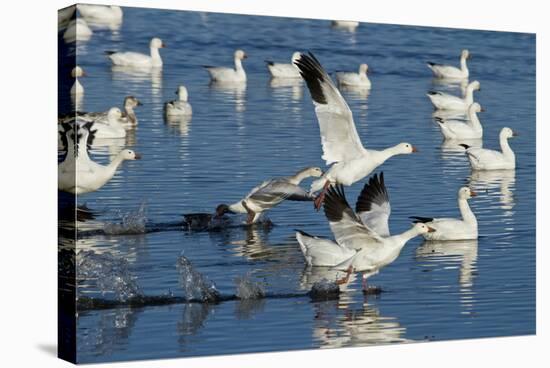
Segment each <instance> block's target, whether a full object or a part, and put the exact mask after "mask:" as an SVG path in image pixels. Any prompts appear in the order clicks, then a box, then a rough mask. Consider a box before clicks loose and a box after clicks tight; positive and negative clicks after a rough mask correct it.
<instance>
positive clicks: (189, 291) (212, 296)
mask: <svg viewBox="0 0 550 368" xmlns="http://www.w3.org/2000/svg"><path fill="white" fill-rule="evenodd" d="M176 267H177V269H178V271H179V273H180V284H181V287H182V288H183V292H184V294H185V298H186V299H187V300H188V301H200V302H203V303H210V302H217V301H218V300H219V299H220V292H219V291H218V290H217V289H216V285H215V284H214V283H213V282H212V281H210V280H209V279H208V278H207V277H206V276H204V275H203V274H201V273H200V272H198V271H197V270H195V268H194V267H193V265H192V264H191V262H190V261H189V260H188V259H187V258H185V256H184V255H180V256H179V257H178V260H177V263H176Z"/></svg>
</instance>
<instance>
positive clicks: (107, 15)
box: [77, 4, 122, 23]
mask: <svg viewBox="0 0 550 368" xmlns="http://www.w3.org/2000/svg"><path fill="white" fill-rule="evenodd" d="M77 7H78V11H79V13H80V15H81V16H82V17H83V18H84V19H86V21H88V22H90V23H120V22H122V9H121V8H120V6H115V5H89V4H88V5H85V4H78V5H77Z"/></svg>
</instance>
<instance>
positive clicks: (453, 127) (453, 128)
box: [435, 102, 485, 139]
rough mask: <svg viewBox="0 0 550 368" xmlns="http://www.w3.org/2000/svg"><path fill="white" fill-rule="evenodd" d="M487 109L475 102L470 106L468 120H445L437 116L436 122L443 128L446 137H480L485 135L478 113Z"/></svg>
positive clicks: (442, 132)
mask: <svg viewBox="0 0 550 368" xmlns="http://www.w3.org/2000/svg"><path fill="white" fill-rule="evenodd" d="M481 111H485V110H483V109H482V108H481V105H480V104H478V103H477V102H474V103H473V104H471V105H470V107H469V108H468V120H467V121H466V122H462V121H459V120H445V119H442V118H438V117H436V118H435V122H436V123H437V125H439V128H440V129H441V134H443V137H444V138H445V139H479V138H481V137H483V127H482V126H481V122H480V121H479V118H478V117H477V113H478V112H481Z"/></svg>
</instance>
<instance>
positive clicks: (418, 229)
mask: <svg viewBox="0 0 550 368" xmlns="http://www.w3.org/2000/svg"><path fill="white" fill-rule="evenodd" d="M412 228H413V229H414V231H415V233H416V234H417V235H424V234H427V233H433V232H434V231H435V229H434V228H432V227H429V226H428V225H426V224H424V223H422V222H418V223H416V224H414V225H413V227H412Z"/></svg>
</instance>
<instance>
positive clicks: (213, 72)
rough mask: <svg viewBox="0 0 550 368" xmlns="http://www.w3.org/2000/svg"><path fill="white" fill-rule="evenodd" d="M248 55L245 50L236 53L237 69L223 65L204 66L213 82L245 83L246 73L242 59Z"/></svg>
mask: <svg viewBox="0 0 550 368" xmlns="http://www.w3.org/2000/svg"><path fill="white" fill-rule="evenodd" d="M247 57H248V56H247V55H246V53H245V52H244V51H243V50H237V51H235V53H234V61H235V69H233V68H226V67H223V66H206V65H205V66H204V68H206V70H207V71H208V73H209V74H210V79H211V81H212V82H220V83H243V82H246V73H245V71H244V69H243V64H242V60H244V59H246V58H247Z"/></svg>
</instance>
